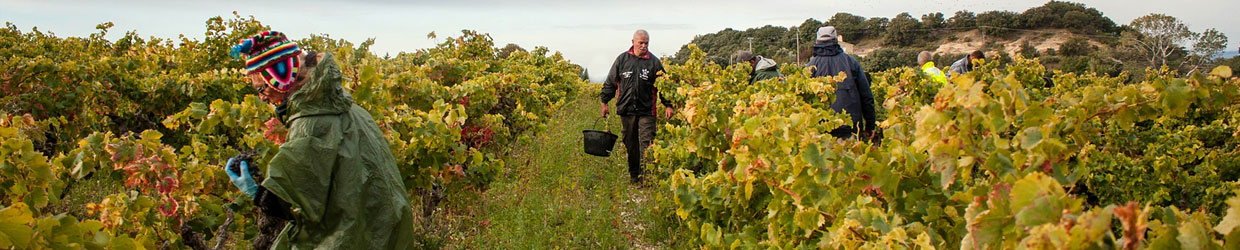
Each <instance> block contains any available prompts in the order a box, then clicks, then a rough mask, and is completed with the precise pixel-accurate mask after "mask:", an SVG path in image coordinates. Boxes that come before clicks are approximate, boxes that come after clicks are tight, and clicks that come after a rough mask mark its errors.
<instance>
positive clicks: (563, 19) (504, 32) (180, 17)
mask: <svg viewBox="0 0 1240 250" xmlns="http://www.w3.org/2000/svg"><path fill="white" fill-rule="evenodd" d="M255 2H257V3H255ZM1046 2H1047V1H1042V0H1003V1H981V0H899V1H897V0H854V1H840V0H817V1H797V0H764V1H736V0H716V1H669V0H663V1H648V0H635V1H605V2H604V1H589V0H578V1H568V0H530V1H521V0H481V1H473V0H431V1H427V0H414V1H398V0H366V1H350V2H345V1H327V0H308V1H235V0H221V1H173V0H166V1H135V0H103V1H100V0H77V1H69V0H37V1H32V0H0V21H3V22H12V23H14V24H15V25H17V26H18V27H19V28H21V29H22V30H24V31H29V30H30V28H31V27H32V26H37V27H38V28H39V30H42V31H52V32H55V33H56V35H58V36H61V37H65V36H86V35H88V34H90V33H93V32H95V30H94V27H95V25H96V24H99V23H102V22H107V21H111V22H113V23H115V24H116V26H115V27H114V28H113V29H112V32H110V33H111V34H110V35H109V38H111V39H115V38H117V37H119V36H121V35H123V34H124V32H125V31H130V30H136V31H137V32H138V33H139V34H141V35H143V36H157V37H176V36H177V35H178V34H185V35H186V36H188V37H191V38H198V39H201V38H202V34H203V32H204V31H205V26H204V24H205V21H206V20H207V18H210V17H214V16H225V17H228V16H231V15H232V12H233V11H238V12H239V13H240V14H241V15H242V16H246V15H253V16H255V17H256V18H257V19H258V20H260V21H262V22H263V23H264V24H267V25H270V26H271V27H272V28H273V29H276V30H280V31H283V32H285V33H288V34H290V36H293V37H292V38H294V39H296V38H301V37H305V36H307V35H308V34H311V33H325V34H330V35H332V36H333V37H337V38H344V39H347V40H349V41H352V42H354V43H357V42H361V41H363V40H364V39H366V38H371V37H373V38H376V41H375V44H374V46H373V47H372V50H373V51H375V52H376V53H378V54H379V55H380V56H382V55H383V54H384V53H392V54H395V53H397V52H400V51H415V50H417V49H420V48H427V47H430V46H433V44H434V42H433V41H431V40H429V39H427V38H426V34H428V33H430V32H432V31H434V32H435V33H436V34H438V35H439V37H441V38H442V37H448V36H457V35H460V32H459V31H460V30H462V29H472V30H478V31H481V32H485V33H490V34H491V36H492V38H494V40H495V44H496V46H503V45H504V44H508V43H516V44H518V45H521V46H522V47H525V48H527V49H529V48H533V47H535V46H546V47H548V48H550V49H551V50H555V51H560V52H563V53H564V56H565V57H567V58H568V59H569V60H571V61H573V62H574V63H578V64H582V65H584V66H586V67H587V68H588V69H589V70H590V76H591V78H593V79H594V80H596V81H597V80H599V79H601V78H602V77H604V75H605V74H606V73H607V71H606V70H607V68H608V67H609V66H611V61H612V60H613V59H615V56H616V55H618V54H619V53H620V52H623V51H624V50H626V49H628V47H629V45H630V43H629V40H630V38H631V36H632V33H633V31H634V30H636V29H646V30H649V31H650V49H651V51H653V52H654V53H655V55H670V54H674V53H676V50H678V49H680V46H681V45H684V44H685V43H688V42H689V40H691V39H693V36H694V35H699V34H706V33H711V32H716V31H719V30H722V29H725V28H733V29H739V30H744V29H748V28H754V27H761V26H764V25H767V24H771V25H777V26H792V25H798V24H800V23H801V22H803V21H804V20H805V19H807V18H815V19H818V20H827V19H829V18H830V17H831V16H832V15H834V14H835V13H836V12H848V13H853V14H856V15H861V16H867V17H872V16H882V17H894V16H895V15H897V14H899V13H901V12H909V13H910V14H913V16H915V17H920V16H921V14H925V13H932V12H942V13H944V15H946V16H947V17H950V16H951V15H952V14H953V13H955V12H956V11H957V10H962V9H967V10H970V11H973V12H983V11H988V10H1011V11H1017V12H1021V11H1024V10H1026V9H1028V8H1030V7H1034V6H1040V5H1042V4H1045V3H1046ZM1080 2H1083V3H1085V4H1086V5H1087V6H1089V7H1094V8H1097V9H1099V10H1101V11H1102V12H1103V13H1104V14H1105V15H1106V16H1108V17H1110V18H1111V19H1112V20H1114V21H1115V22H1116V23H1118V24H1126V23H1128V22H1130V21H1131V20H1132V19H1134V18H1136V17H1139V16H1142V15H1145V14H1148V13H1152V12H1157V13H1166V14H1170V15H1172V16H1175V17H1178V18H1180V19H1181V20H1183V21H1185V22H1186V23H1187V24H1188V25H1189V27H1190V29H1192V30H1193V31H1196V32H1200V31H1202V30H1205V29H1207V28H1215V29H1218V30H1219V31H1222V32H1223V33H1224V34H1226V35H1227V36H1228V37H1229V38H1230V39H1229V43H1228V46H1227V47H1228V49H1227V50H1225V51H1236V50H1237V44H1240V27H1237V24H1240V21H1237V20H1240V19H1237V18H1236V17H1235V16H1231V15H1234V14H1235V12H1236V11H1240V0H1183V1H1166V0H1109V1H1080Z"/></svg>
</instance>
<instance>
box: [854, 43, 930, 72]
mask: <svg viewBox="0 0 1240 250" xmlns="http://www.w3.org/2000/svg"><path fill="white" fill-rule="evenodd" d="M920 52H921V50H920V49H912V48H881V49H877V50H874V51H871V52H870V53H869V54H868V55H866V56H864V57H861V58H860V63H861V67H862V68H864V69H865V71H866V72H881V71H886V70H888V69H893V68H898V67H913V66H916V64H917V53H920Z"/></svg>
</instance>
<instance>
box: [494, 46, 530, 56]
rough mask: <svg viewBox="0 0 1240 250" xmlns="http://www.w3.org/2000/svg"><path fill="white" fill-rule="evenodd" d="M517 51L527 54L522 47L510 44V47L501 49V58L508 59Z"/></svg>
mask: <svg viewBox="0 0 1240 250" xmlns="http://www.w3.org/2000/svg"><path fill="white" fill-rule="evenodd" d="M517 51H521V52H526V50H525V48H521V46H520V45H517V44H514V43H509V44H508V45H505V46H504V48H501V49H499V57H500V58H508V56H509V55H512V53H513V52H517Z"/></svg>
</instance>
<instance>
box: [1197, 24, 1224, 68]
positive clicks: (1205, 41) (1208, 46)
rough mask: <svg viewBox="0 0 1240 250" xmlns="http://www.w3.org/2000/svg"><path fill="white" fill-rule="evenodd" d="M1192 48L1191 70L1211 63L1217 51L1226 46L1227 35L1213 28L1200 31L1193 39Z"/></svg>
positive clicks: (1220, 51)
mask: <svg viewBox="0 0 1240 250" xmlns="http://www.w3.org/2000/svg"><path fill="white" fill-rule="evenodd" d="M1195 40H1196V42H1195V43H1193V50H1192V57H1191V58H1192V60H1191V63H1192V65H1191V66H1192V70H1201V69H1204V68H1205V67H1207V66H1208V65H1210V64H1212V63H1213V62H1214V61H1215V57H1217V56H1218V54H1219V53H1223V49H1225V48H1227V35H1223V33H1221V32H1218V30H1215V29H1207V30H1206V31H1205V32H1201V34H1200V35H1198V36H1197V38H1196V39H1195Z"/></svg>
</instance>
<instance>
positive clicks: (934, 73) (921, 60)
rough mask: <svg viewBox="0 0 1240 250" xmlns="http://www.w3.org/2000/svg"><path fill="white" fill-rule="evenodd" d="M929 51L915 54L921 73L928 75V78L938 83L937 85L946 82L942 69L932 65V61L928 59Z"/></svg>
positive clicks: (929, 56) (929, 57)
mask: <svg viewBox="0 0 1240 250" xmlns="http://www.w3.org/2000/svg"><path fill="white" fill-rule="evenodd" d="M930 59H931V54H930V51H922V52H921V54H918V55H917V65H921V73H922V74H926V76H929V77H930V80H933V81H934V82H936V83H938V84H939V86H943V85H944V84H947V76H945V75H943V70H940V69H939V68H938V67H934V62H933V61H931V60H930Z"/></svg>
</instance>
